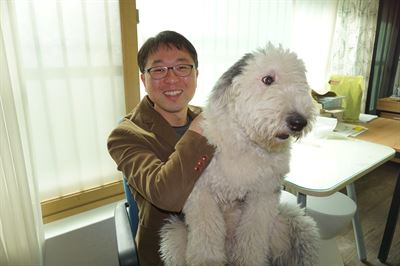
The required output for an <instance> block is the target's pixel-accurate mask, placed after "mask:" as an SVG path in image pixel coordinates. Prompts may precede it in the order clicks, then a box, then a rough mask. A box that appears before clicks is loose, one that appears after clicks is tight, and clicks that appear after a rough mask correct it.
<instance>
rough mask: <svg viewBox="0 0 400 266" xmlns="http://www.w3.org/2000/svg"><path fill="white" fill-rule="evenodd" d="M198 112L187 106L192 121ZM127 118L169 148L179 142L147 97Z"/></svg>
mask: <svg viewBox="0 0 400 266" xmlns="http://www.w3.org/2000/svg"><path fill="white" fill-rule="evenodd" d="M200 112H201V109H200V108H199V107H195V106H189V108H188V115H189V116H190V117H191V118H192V119H194V118H195V117H196V116H197V115H198V114H199V113H200ZM127 118H128V119H130V120H132V121H133V122H135V123H137V122H139V123H140V124H142V127H143V128H144V129H146V130H148V131H151V132H153V133H154V134H155V135H156V136H157V138H160V139H163V140H164V141H165V142H166V143H167V144H168V145H170V146H171V147H174V146H175V144H176V142H178V140H179V136H178V135H177V134H176V132H175V130H174V129H173V127H171V125H170V124H169V123H168V122H167V120H165V119H164V117H162V115H161V114H160V113H158V112H157V111H156V110H155V109H154V104H153V102H152V101H151V100H150V98H149V96H147V95H146V96H145V97H144V98H143V99H142V101H141V102H140V103H139V105H138V106H137V107H136V108H135V109H134V111H133V113H132V114H130V115H128V117H127ZM138 120H141V121H138Z"/></svg>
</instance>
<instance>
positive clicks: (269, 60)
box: [160, 44, 318, 266]
mask: <svg viewBox="0 0 400 266" xmlns="http://www.w3.org/2000/svg"><path fill="white" fill-rule="evenodd" d="M203 116H204V121H203V124H202V127H203V129H204V135H205V136H206V137H207V139H208V141H209V142H210V143H211V144H213V145H214V146H215V147H216V152H215V155H214V157H213V159H212V160H211V162H210V164H209V166H208V167H207V168H206V170H205V171H204V173H203V174H202V176H201V177H200V178H199V179H198V181H197V183H196V185H195V187H194V188H193V191H192V193H191V194H190V196H189V198H188V200H187V201H186V203H185V206H184V208H183V213H184V217H185V218H184V220H181V219H180V218H179V217H176V216H174V217H171V218H170V219H169V220H168V221H167V223H166V224H165V225H164V227H163V228H162V230H161V247H160V252H161V255H162V258H163V260H164V262H165V264H166V265H174V266H177V265H213V266H216V265H249V266H250V265H254V266H260V265H296V266H297V265H313V264H314V263H315V262H316V259H317V247H316V246H317V239H318V233H317V232H318V230H317V228H316V225H315V222H314V221H313V220H312V219H311V218H310V217H308V216H305V215H304V211H303V210H301V209H300V208H299V207H298V206H289V205H280V203H279V197H280V191H281V186H282V180H283V178H284V176H285V174H287V173H288V172H289V159H290V143H291V141H292V139H293V137H294V138H295V139H297V138H299V137H301V136H303V135H304V134H305V133H307V132H308V131H310V128H311V122H312V121H313V120H314V117H315V108H314V104H313V101H312V98H311V95H310V89H309V86H308V84H307V80H306V76H305V67H304V64H303V62H302V61H301V60H299V59H298V58H297V56H296V55H295V54H294V53H291V52H289V51H287V50H284V49H283V48H282V47H279V48H276V47H274V46H273V45H271V44H268V45H267V47H266V48H265V49H263V50H258V51H256V52H254V53H251V54H246V55H245V56H244V57H243V58H242V59H240V60H239V61H238V62H236V63H235V64H234V65H233V66H232V67H231V68H230V69H229V70H228V71H227V72H225V73H224V74H223V75H222V76H221V78H220V79H219V80H218V82H217V84H216V85H215V87H214V88H213V91H212V92H211V95H210V97H209V101H208V104H207V106H206V108H205V110H204V114H203Z"/></svg>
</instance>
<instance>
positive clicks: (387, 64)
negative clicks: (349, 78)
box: [366, 0, 400, 114]
mask: <svg viewBox="0 0 400 266" xmlns="http://www.w3.org/2000/svg"><path fill="white" fill-rule="evenodd" d="M399 52H400V1H398V0H380V2H379V11H378V22H377V27H376V36H375V45H374V53H373V58H372V65H371V74H370V80H369V84H368V94H367V102H366V112H367V113H372V114H375V113H376V103H377V100H378V99H379V98H384V97H389V96H391V95H392V92H393V86H394V79H395V77H396V69H397V64H398V59H399Z"/></svg>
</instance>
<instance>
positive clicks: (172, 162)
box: [108, 126, 215, 212]
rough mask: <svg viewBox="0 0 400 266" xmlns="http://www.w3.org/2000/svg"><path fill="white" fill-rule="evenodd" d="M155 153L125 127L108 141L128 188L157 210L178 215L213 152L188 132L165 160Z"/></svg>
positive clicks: (116, 130) (203, 140)
mask: <svg viewBox="0 0 400 266" xmlns="http://www.w3.org/2000/svg"><path fill="white" fill-rule="evenodd" d="M155 149H157V147H156V145H154V143H151V141H149V139H146V136H144V135H143V134H140V133H139V132H138V131H135V130H132V129H129V128H128V127H123V126H122V127H121V126H120V127H118V128H117V129H115V130H114V131H113V132H112V133H111V135H110V137H109V139H108V150H109V153H110V155H111V157H112V158H113V159H114V161H115V162H116V163H117V166H118V170H120V171H122V173H123V174H124V175H125V176H126V178H127V179H128V182H129V185H131V186H132V187H133V188H134V189H135V190H136V191H137V192H138V193H139V194H140V195H141V196H142V197H144V198H145V199H146V200H147V201H149V202H151V203H152V204H153V205H154V206H156V207H157V208H160V209H163V210H165V211H169V212H180V211H181V210H182V208H183V205H184V204H185V202H186V199H187V198H188V196H189V194H190V192H191V191H192V189H193V186H194V184H195V182H196V180H197V179H198V177H199V176H200V175H201V173H202V172H203V170H204V169H205V167H207V165H208V164H209V161H210V160H211V158H212V156H213V154H214V151H215V148H214V147H213V146H212V145H210V144H208V142H207V139H206V138H205V137H203V136H201V135H200V134H198V133H196V132H194V131H191V130H188V131H187V132H186V133H185V134H184V135H183V136H182V138H181V139H180V140H179V141H178V142H177V144H176V145H175V150H173V151H171V152H172V153H171V154H170V155H169V157H168V158H167V159H166V160H164V161H163V160H162V159H161V158H160V156H157V151H155Z"/></svg>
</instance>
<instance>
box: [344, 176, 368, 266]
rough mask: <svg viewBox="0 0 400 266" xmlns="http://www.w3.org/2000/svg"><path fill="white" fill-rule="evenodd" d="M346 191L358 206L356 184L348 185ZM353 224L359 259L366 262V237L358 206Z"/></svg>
mask: <svg viewBox="0 0 400 266" xmlns="http://www.w3.org/2000/svg"><path fill="white" fill-rule="evenodd" d="M346 190H347V196H349V197H350V198H351V199H352V200H354V202H355V203H356V205H357V196H356V190H355V188H354V183H351V184H349V185H347V186H346ZM352 222H353V230H354V238H355V240H356V246H357V254H358V258H359V259H360V260H361V261H366V260H367V252H366V251H365V243H364V235H363V231H362V228H361V221H360V215H359V211H358V206H357V209H356V212H355V214H354V217H353V221H352Z"/></svg>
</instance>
